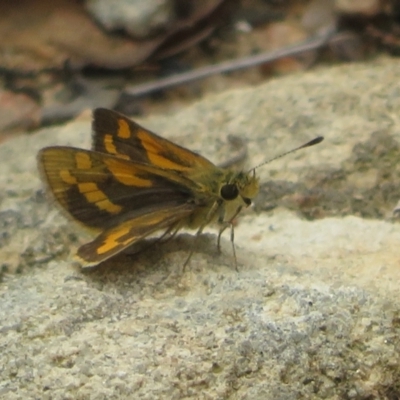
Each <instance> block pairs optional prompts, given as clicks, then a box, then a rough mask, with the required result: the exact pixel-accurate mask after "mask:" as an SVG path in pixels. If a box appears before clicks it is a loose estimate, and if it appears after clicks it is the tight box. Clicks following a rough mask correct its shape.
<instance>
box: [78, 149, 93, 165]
mask: <svg viewBox="0 0 400 400" xmlns="http://www.w3.org/2000/svg"><path fill="white" fill-rule="evenodd" d="M75 162H76V167H77V168H78V169H90V168H92V161H91V160H90V156H89V154H87V153H79V152H78V153H76V154H75Z"/></svg>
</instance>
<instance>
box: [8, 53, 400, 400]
mask: <svg viewBox="0 0 400 400" xmlns="http://www.w3.org/2000/svg"><path fill="white" fill-rule="evenodd" d="M399 81H400V69H399V68H398V61H397V60H391V59H382V60H379V61H376V62H372V63H368V64H355V65H346V66H340V67H333V68H320V69H317V70H315V71H312V72H309V73H306V74H297V75H293V76H290V77H285V78H281V79H276V80H273V81H270V82H268V83H266V84H265V85H263V86H260V87H256V88H249V89H245V90H244V89H242V90H237V91H232V92H227V93H223V94H220V95H218V96H214V97H209V98H207V99H205V100H204V101H202V102H199V103H197V104H194V105H193V106H190V107H188V108H187V109H184V110H182V111H181V112H180V113H178V114H176V115H169V116H156V117H152V118H149V119H148V120H145V121H141V122H142V123H143V124H144V125H145V126H148V127H149V128H151V129H153V130H155V131H157V132H163V133H165V136H167V137H170V138H173V139H174V140H176V141H178V142H179V143H181V144H182V145H184V146H190V148H192V149H193V150H195V151H199V152H201V153H202V154H204V155H206V156H207V157H209V158H210V159H212V160H214V161H216V162H219V161H222V160H223V159H225V158H226V157H227V156H228V157H229V155H230V154H232V150H230V148H229V145H228V144H227V135H228V134H234V135H241V136H243V137H245V138H246V140H247V142H248V145H249V154H250V157H249V160H248V161H247V164H248V167H251V166H252V165H256V164H258V163H260V162H262V161H263V160H265V159H266V158H269V157H272V156H274V155H276V154H278V153H279V152H281V151H284V150H287V149H290V148H292V147H295V146H296V145H298V144H301V143H303V142H305V141H306V140H308V139H311V138H312V137H314V136H318V135H324V136H325V141H324V142H323V143H322V144H320V145H319V146H317V147H314V148H310V149H306V150H303V151H299V152H298V153H296V154H293V155H290V156H287V157H285V158H283V159H280V160H277V161H274V162H273V163H271V164H270V165H267V166H264V167H263V168H260V169H259V170H258V172H259V174H260V176H261V181H262V182H263V185H262V189H261V193H260V196H259V198H258V199H257V201H256V204H255V210H251V209H250V210H246V212H245V213H243V215H242V216H241V218H240V219H239V221H238V225H237V227H236V230H235V235H236V245H237V248H236V251H237V255H238V264H239V271H238V272H236V270H235V268H234V263H233V259H232V254H231V247H230V243H229V237H228V236H229V235H226V237H225V236H224V239H223V242H222V244H223V253H222V255H220V256H218V255H217V252H216V246H215V241H216V237H215V232H216V231H215V230H213V229H212V228H210V229H209V230H207V232H208V233H207V234H205V235H204V236H202V237H201V239H200V240H199V241H198V243H196V252H195V254H194V256H193V258H192V260H191V263H190V265H189V267H188V268H187V269H186V271H185V272H184V273H183V274H182V273H181V269H182V263H183V261H184V260H185V257H186V256H187V254H188V251H189V250H190V248H191V245H192V243H193V238H192V236H189V235H188V234H187V233H184V234H182V235H180V236H178V237H177V238H176V239H175V240H172V241H170V242H167V243H165V244H161V245H157V246H155V247H153V248H151V249H149V250H146V251H144V252H142V253H141V254H139V255H137V256H135V257H132V256H129V255H121V256H119V257H117V258H115V259H113V260H109V261H108V262H106V263H104V264H103V265H102V266H100V267H98V268H95V269H92V270H89V271H81V270H79V268H78V267H76V266H75V265H74V263H73V261H72V257H71V255H70V253H71V252H73V251H74V248H76V246H77V245H78V244H79V243H83V242H84V241H85V240H87V236H84V234H83V233H82V232H81V230H80V228H78V227H77V226H76V225H75V224H73V223H71V222H68V221H67V220H66V219H65V218H64V217H63V216H61V215H60V214H59V213H58V211H57V210H56V209H55V208H54V207H52V206H51V205H49V204H48V203H47V202H46V201H45V198H44V196H43V193H42V192H41V190H40V188H41V184H40V181H39V178H38V174H37V170H36V165H35V154H36V152H37V150H39V149H40V148H41V147H43V146H46V145H51V144H68V145H74V146H78V147H79V146H83V147H89V146H90V117H89V116H83V117H82V118H81V119H80V120H77V121H75V122H73V123H69V124H67V125H65V126H64V127H61V128H60V127H58V128H50V129H45V130H43V131H41V132H39V133H37V134H35V135H32V136H29V137H28V136H25V137H23V138H18V139H15V140H12V141H9V142H8V143H7V144H5V145H3V146H2V147H1V148H0V163H1V170H2V174H1V176H0V186H1V188H2V191H1V193H0V226H1V235H0V246H1V247H0V260H1V267H2V275H1V277H2V281H1V283H0V296H1V297H0V298H1V305H2V306H1V309H0V321H1V323H0V332H1V335H0V348H1V365H0V397H1V398H5V399H38V398H41V399H88V398H90V399H110V398H120V399H132V398H143V399H167V398H168V399H188V398H193V399H228V398H230V399H274V400H277V399H295V398H304V399H343V398H348V399H375V398H376V399H378V398H379V399H395V398H398V397H399V396H400V386H399V383H398V382H399V381H400V355H399V348H400V336H399V333H400V314H399V310H400V306H399V303H398V293H399V289H400V262H399V260H400V247H399V243H400V226H399V224H398V223H395V222H394V221H392V220H391V219H390V213H391V210H392V209H393V207H394V206H395V205H396V203H397V201H398V199H399V198H400V195H399V192H398V190H399V189H398V188H399V187H400V186H399V179H400V172H399V168H400V167H399V161H398V160H399V157H398V156H399V143H400V118H399V115H400V87H399V84H398V83H399ZM271 193H273V196H272V195H271ZM256 211H257V213H256Z"/></svg>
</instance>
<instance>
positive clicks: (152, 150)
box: [137, 131, 189, 171]
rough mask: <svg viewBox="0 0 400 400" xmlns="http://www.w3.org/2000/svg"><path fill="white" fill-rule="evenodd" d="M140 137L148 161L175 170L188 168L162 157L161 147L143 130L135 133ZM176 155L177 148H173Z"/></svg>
mask: <svg viewBox="0 0 400 400" xmlns="http://www.w3.org/2000/svg"><path fill="white" fill-rule="evenodd" d="M137 136H138V138H139V139H140V141H141V143H142V146H143V147H144V148H145V150H146V154H147V157H148V159H149V160H150V162H151V163H152V164H154V165H156V166H157V167H160V168H165V169H174V170H177V171H187V170H188V169H189V168H188V167H185V166H184V165H181V164H177V163H175V162H173V161H171V160H168V159H167V158H165V157H163V156H162V155H161V154H162V151H163V148H162V146H161V145H160V143H158V142H157V141H156V140H154V139H153V138H152V137H151V136H149V135H147V134H146V132H144V131H139V132H138V134H137ZM174 151H175V153H176V156H177V157H179V156H180V155H179V154H178V151H179V148H176V149H174Z"/></svg>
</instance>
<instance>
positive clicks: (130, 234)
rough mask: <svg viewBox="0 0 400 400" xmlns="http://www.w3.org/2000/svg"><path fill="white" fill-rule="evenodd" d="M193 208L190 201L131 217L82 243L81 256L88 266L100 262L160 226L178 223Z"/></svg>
mask: <svg viewBox="0 0 400 400" xmlns="http://www.w3.org/2000/svg"><path fill="white" fill-rule="evenodd" d="M192 211H193V209H192V207H191V206H190V205H189V204H181V205H179V206H176V205H173V204H171V205H165V206H164V208H163V209H160V210H156V211H149V212H147V213H145V214H142V215H138V216H136V217H134V218H130V219H127V220H126V221H124V222H121V223H120V224H118V225H116V226H114V227H112V228H110V229H107V230H105V231H104V232H102V233H101V234H100V235H99V236H97V237H96V238H95V239H94V240H93V241H92V242H89V243H86V244H84V245H83V246H81V247H80V248H79V249H78V252H77V256H78V258H79V259H80V260H81V261H83V263H84V264H86V265H87V266H89V265H93V264H98V263H100V262H102V261H105V260H106V259H108V258H110V257H112V256H114V255H116V254H118V253H120V252H121V251H123V250H124V249H126V248H128V247H131V246H132V245H134V244H135V243H137V242H138V241H141V240H142V239H144V238H146V237H147V236H149V235H151V234H152V233H154V232H156V231H158V230H160V229H168V228H171V227H175V225H176V224H179V223H180V222H181V221H182V219H184V218H185V217H187V216H188V215H190V214H191V213H192Z"/></svg>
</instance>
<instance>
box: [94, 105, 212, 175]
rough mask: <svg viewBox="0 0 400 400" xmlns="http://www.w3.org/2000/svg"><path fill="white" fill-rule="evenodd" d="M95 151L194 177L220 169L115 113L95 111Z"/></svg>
mask: <svg viewBox="0 0 400 400" xmlns="http://www.w3.org/2000/svg"><path fill="white" fill-rule="evenodd" d="M92 128H93V146H92V148H93V150H95V151H99V152H102V153H108V154H112V155H114V156H116V157H119V158H124V159H127V160H132V161H134V162H142V163H146V164H151V165H155V166H157V167H159V168H163V169H169V170H175V171H179V172H180V173H181V174H183V175H186V176H190V175H191V173H192V172H193V170H196V171H198V170H201V171H203V172H204V171H205V170H209V169H214V168H216V167H215V165H214V164H213V163H211V162H210V161H208V160H207V159H205V158H204V157H202V156H200V155H198V154H196V153H194V152H192V151H190V150H188V149H185V148H183V147H181V146H178V145H176V144H174V143H172V142H170V141H169V140H167V139H164V138H162V137H160V136H158V135H156V134H155V133H153V132H150V131H149V130H147V129H145V128H143V127H142V126H140V125H139V124H137V123H136V122H134V121H132V120H130V119H129V118H127V117H125V116H124V115H122V114H119V113H117V112H115V111H112V110H108V109H104V108H97V109H95V110H94V111H93V125H92Z"/></svg>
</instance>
